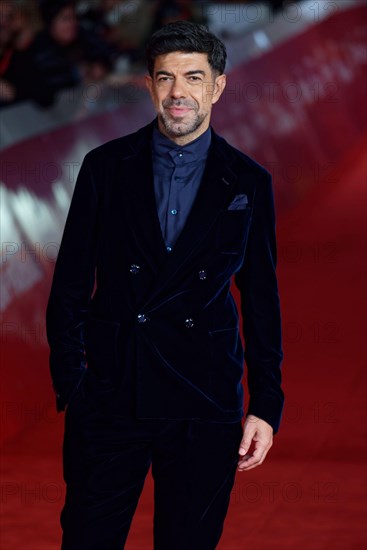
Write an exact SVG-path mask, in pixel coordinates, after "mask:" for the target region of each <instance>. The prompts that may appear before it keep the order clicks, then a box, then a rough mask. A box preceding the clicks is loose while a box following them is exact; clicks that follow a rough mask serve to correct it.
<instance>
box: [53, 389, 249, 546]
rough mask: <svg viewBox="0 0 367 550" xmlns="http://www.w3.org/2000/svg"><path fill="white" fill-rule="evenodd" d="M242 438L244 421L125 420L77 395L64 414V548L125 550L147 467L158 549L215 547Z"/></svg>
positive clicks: (224, 515) (62, 517)
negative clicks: (65, 488)
mask: <svg viewBox="0 0 367 550" xmlns="http://www.w3.org/2000/svg"><path fill="white" fill-rule="evenodd" d="M241 437H242V425H241V421H239V422H236V423H228V424H226V423H211V422H205V421H198V420H160V419H157V420H154V419H146V420H139V419H133V418H131V419H130V418H123V417H121V416H118V415H116V414H114V415H112V414H108V413H107V412H106V411H103V409H101V408H100V407H99V406H97V405H96V403H95V402H94V401H92V400H91V399H90V398H88V396H86V395H83V394H80V395H78V394H77V396H76V397H75V398H74V400H73V401H72V402H71V404H70V405H69V406H68V408H67V410H66V413H65V434H64V448H63V454H64V479H65V482H66V487H67V491H66V499H65V505H64V508H63V510H62V512H61V525H62V528H63V542H62V550H115V549H116V550H117V549H119V550H122V549H123V548H124V545H125V541H126V538H127V536H128V532H129V528H130V524H131V521H132V518H133V515H134V512H135V509H136V506H137V503H138V500H139V497H140V494H141V491H142V489H143V485H144V480H145V477H146V475H147V473H148V470H149V467H150V465H152V476H153V479H154V521H153V532H154V548H155V550H213V549H214V548H216V546H217V544H218V541H219V539H220V537H221V534H222V530H223V523H224V519H225V517H226V514H227V510H228V505H229V500H230V493H231V490H232V487H233V484H234V479H235V473H236V468H237V461H238V448H239V444H240V441H241Z"/></svg>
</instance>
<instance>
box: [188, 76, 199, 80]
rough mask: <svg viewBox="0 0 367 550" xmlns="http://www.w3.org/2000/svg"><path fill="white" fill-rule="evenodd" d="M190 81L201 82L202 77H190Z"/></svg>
mask: <svg viewBox="0 0 367 550" xmlns="http://www.w3.org/2000/svg"><path fill="white" fill-rule="evenodd" d="M189 79H190V80H193V81H197V80H200V76H190V77H189Z"/></svg>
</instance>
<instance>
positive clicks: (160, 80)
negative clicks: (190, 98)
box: [158, 76, 171, 82]
mask: <svg viewBox="0 0 367 550" xmlns="http://www.w3.org/2000/svg"><path fill="white" fill-rule="evenodd" d="M170 78H171V77H169V76H160V77H159V78H158V82H166V80H170Z"/></svg>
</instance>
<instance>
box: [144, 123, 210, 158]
mask: <svg viewBox="0 0 367 550" xmlns="http://www.w3.org/2000/svg"><path fill="white" fill-rule="evenodd" d="M210 142H211V128H210V126H209V128H208V129H207V130H205V132H203V133H202V134H201V135H200V136H199V137H197V138H196V139H194V140H193V141H190V143H187V144H186V145H177V143H175V142H174V141H172V140H170V139H169V138H168V137H166V136H165V135H164V134H162V133H161V132H160V131H159V130H158V126H157V124H155V125H154V129H153V135H152V150H153V155H157V156H163V157H165V158H166V159H169V158H170V159H171V160H172V161H173V162H174V164H176V165H177V164H179V165H182V164H187V163H191V162H197V161H199V160H202V159H203V158H205V157H206V156H207V154H208V150H209V146H210Z"/></svg>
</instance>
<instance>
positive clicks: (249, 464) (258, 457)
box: [238, 444, 270, 470]
mask: <svg viewBox="0 0 367 550" xmlns="http://www.w3.org/2000/svg"><path fill="white" fill-rule="evenodd" d="M269 449H270V445H260V444H258V446H257V447H256V448H255V450H254V452H253V453H252V455H249V454H247V455H245V456H244V457H243V458H241V459H239V461H238V468H239V470H249V469H250V468H255V466H260V464H262V463H263V462H264V460H265V457H266V455H267V453H268V451H269Z"/></svg>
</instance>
